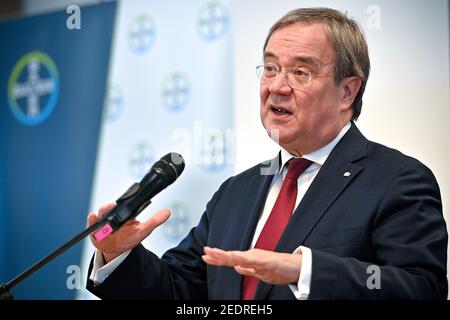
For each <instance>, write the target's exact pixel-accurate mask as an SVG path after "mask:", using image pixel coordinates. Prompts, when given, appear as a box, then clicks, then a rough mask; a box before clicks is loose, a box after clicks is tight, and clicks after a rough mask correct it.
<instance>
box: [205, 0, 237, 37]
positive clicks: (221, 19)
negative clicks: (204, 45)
mask: <svg viewBox="0 0 450 320" xmlns="http://www.w3.org/2000/svg"><path fill="white" fill-rule="evenodd" d="M229 19H230V18H229V16H228V13H227V9H226V8H225V6H224V5H223V4H222V3H221V2H219V1H210V2H208V3H207V4H206V5H205V6H204V7H203V8H202V9H201V10H200V14H199V18H198V22H197V28H198V33H199V35H200V37H201V38H202V39H203V40H205V41H214V40H217V39H219V38H221V37H222V36H223V35H224V34H225V33H226V32H227V30H228V25H229Z"/></svg>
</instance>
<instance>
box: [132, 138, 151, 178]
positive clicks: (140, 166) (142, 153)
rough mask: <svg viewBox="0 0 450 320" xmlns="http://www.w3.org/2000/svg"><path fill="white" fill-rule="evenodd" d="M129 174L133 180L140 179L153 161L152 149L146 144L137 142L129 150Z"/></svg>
mask: <svg viewBox="0 0 450 320" xmlns="http://www.w3.org/2000/svg"><path fill="white" fill-rule="evenodd" d="M129 159H130V160H129V165H130V174H131V176H132V177H133V178H134V179H139V180H140V179H142V177H144V175H145V174H146V173H147V171H148V170H149V169H150V167H151V166H152V164H153V162H154V161H155V156H154V152H153V148H152V147H151V146H150V144H149V143H147V142H139V143H137V144H136V145H134V147H133V148H132V149H131V153H130V158H129Z"/></svg>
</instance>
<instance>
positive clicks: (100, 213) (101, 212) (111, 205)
mask: <svg viewBox="0 0 450 320" xmlns="http://www.w3.org/2000/svg"><path fill="white" fill-rule="evenodd" d="M115 206H116V204H115V203H114V202H111V203H108V204H106V205H104V206H101V207H100V209H99V210H98V217H99V218H101V217H102V216H103V215H104V214H105V213H107V212H108V211H110V210H111V209H112V208H114V207H115Z"/></svg>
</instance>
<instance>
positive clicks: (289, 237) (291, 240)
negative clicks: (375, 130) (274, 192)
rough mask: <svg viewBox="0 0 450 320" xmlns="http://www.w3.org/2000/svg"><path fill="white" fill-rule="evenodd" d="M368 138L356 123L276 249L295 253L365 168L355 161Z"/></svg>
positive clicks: (260, 292)
mask: <svg viewBox="0 0 450 320" xmlns="http://www.w3.org/2000/svg"><path fill="white" fill-rule="evenodd" d="M366 146H367V140H366V139H365V138H364V137H363V135H362V134H361V133H360V132H359V130H358V129H357V128H356V126H355V125H354V124H352V127H351V128H350V130H349V131H348V132H347V133H346V134H345V135H344V137H342V139H341V141H340V142H339V143H338V144H337V145H336V147H335V148H334V149H333V151H332V152H331V154H330V155H329V157H328V158H327V160H326V162H325V163H324V165H323V166H322V168H321V169H320V170H319V173H318V174H317V176H316V177H315V179H314V181H313V183H312V184H311V186H310V187H309V189H308V191H307V192H306V194H305V196H304V197H303V199H302V201H301V202H300V204H299V205H298V207H297V209H296V210H295V212H294V214H293V216H292V218H291V220H290V221H289V224H288V225H287V227H286V229H285V230H284V232H283V235H282V237H281V239H280V241H279V242H278V244H277V247H276V249H275V251H277V252H289V253H292V252H293V251H294V250H295V249H296V248H298V247H299V246H300V245H301V244H302V243H303V242H304V241H305V239H306V237H307V236H308V235H309V234H310V233H311V231H312V230H313V229H314V226H315V225H316V224H317V223H318V222H319V220H320V219H321V218H322V216H323V215H324V214H325V213H326V211H327V210H328V208H329V207H330V206H331V205H332V204H333V202H334V201H335V200H336V199H337V198H338V197H339V196H340V195H341V194H342V193H343V192H344V190H345V188H346V187H347V186H348V185H349V184H350V183H351V182H352V181H353V179H355V178H356V176H357V175H358V174H359V173H360V172H361V171H362V170H363V168H362V167H361V166H359V165H357V164H355V163H353V162H354V161H356V160H359V159H361V158H363V157H365V155H366ZM272 288H273V285H269V284H266V283H263V282H261V283H260V284H259V286H258V289H257V291H256V294H255V299H265V298H267V297H268V295H269V293H270V290H271V289H272Z"/></svg>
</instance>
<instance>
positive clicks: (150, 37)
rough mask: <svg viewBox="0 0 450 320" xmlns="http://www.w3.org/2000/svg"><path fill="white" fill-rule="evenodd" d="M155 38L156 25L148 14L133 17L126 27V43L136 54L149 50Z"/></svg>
mask: <svg viewBox="0 0 450 320" xmlns="http://www.w3.org/2000/svg"><path fill="white" fill-rule="evenodd" d="M155 38H156V26H155V23H154V22H153V19H152V18H151V17H150V16H148V15H140V16H138V17H136V18H134V19H133V20H132V21H131V23H130V26H129V29H128V44H129V46H130V49H131V50H132V51H133V52H135V53H138V54H141V53H144V52H146V51H147V50H149V49H150V48H151V47H152V46H153V44H154V42H155Z"/></svg>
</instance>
